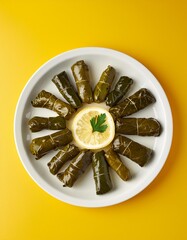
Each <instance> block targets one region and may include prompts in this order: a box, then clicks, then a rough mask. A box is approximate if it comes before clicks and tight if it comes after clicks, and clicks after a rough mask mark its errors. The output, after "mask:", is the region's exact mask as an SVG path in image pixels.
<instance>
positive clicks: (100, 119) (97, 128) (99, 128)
mask: <svg viewBox="0 0 187 240" xmlns="http://www.w3.org/2000/svg"><path fill="white" fill-rule="evenodd" d="M105 121H106V114H105V113H101V114H100V115H97V116H95V117H93V118H92V119H91V120H90V123H91V125H92V129H93V132H100V133H103V132H105V131H106V129H107V127H108V125H107V124H104V125H103V123H104V122H105Z"/></svg>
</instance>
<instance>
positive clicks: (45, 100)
mask: <svg viewBox="0 0 187 240" xmlns="http://www.w3.org/2000/svg"><path fill="white" fill-rule="evenodd" d="M31 104H32V105H33V107H41V108H47V109H50V110H53V111H55V112H57V113H58V115H60V116H61V117H64V118H65V119H67V120H68V119H70V117H71V116H72V115H73V113H74V112H75V109H74V108H72V107H71V106H70V105H69V104H67V103H65V102H63V101H62V100H60V99H58V98H57V97H56V96H54V95H53V94H51V93H49V92H46V91H45V90H42V91H41V92H40V93H39V94H38V96H37V97H36V98H35V99H34V100H33V101H31Z"/></svg>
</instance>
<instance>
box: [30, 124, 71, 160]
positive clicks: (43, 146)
mask: <svg viewBox="0 0 187 240" xmlns="http://www.w3.org/2000/svg"><path fill="white" fill-rule="evenodd" d="M72 140H73V137H72V133H71V131H70V130H69V129H68V128H65V129H63V130H61V131H58V132H55V133H53V134H51V135H46V136H43V137H39V138H35V139H33V140H32V142H31V144H30V151H31V153H32V154H33V155H35V158H36V160H38V159H40V158H41V157H43V156H44V155H45V154H47V153H48V152H49V151H51V150H55V149H57V148H60V147H62V146H65V145H66V144H68V143H70V142H71V141H72Z"/></svg>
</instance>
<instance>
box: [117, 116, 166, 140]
mask: <svg viewBox="0 0 187 240" xmlns="http://www.w3.org/2000/svg"><path fill="white" fill-rule="evenodd" d="M115 125H116V128H115V129H116V132H117V133H122V134H126V135H139V136H159V135H160V133H161V125H160V123H159V121H158V120H156V119H154V118H118V119H117V120H116V122H115Z"/></svg>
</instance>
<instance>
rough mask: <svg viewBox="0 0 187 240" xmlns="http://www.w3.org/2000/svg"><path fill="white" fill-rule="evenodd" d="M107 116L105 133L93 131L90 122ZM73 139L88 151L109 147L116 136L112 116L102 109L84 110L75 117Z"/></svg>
mask: <svg viewBox="0 0 187 240" xmlns="http://www.w3.org/2000/svg"><path fill="white" fill-rule="evenodd" d="M101 114H105V115H106V118H105V122H104V125H107V128H106V130H105V131H104V132H98V131H93V128H92V125H91V123H90V120H91V119H92V118H95V117H96V118H97V117H98V116H99V115H101ZM72 132H73V137H74V140H75V141H76V143H77V144H78V145H79V146H81V147H82V148H86V149H100V148H104V147H106V146H107V145H109V144H110V143H111V142H112V140H113V138H114V135H115V126H114V121H113V118H112V116H111V114H110V113H109V112H108V111H107V110H106V109H103V108H100V107H87V108H84V109H82V110H81V111H80V112H78V113H77V115H76V116H75V118H74V120H73V123H72Z"/></svg>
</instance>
